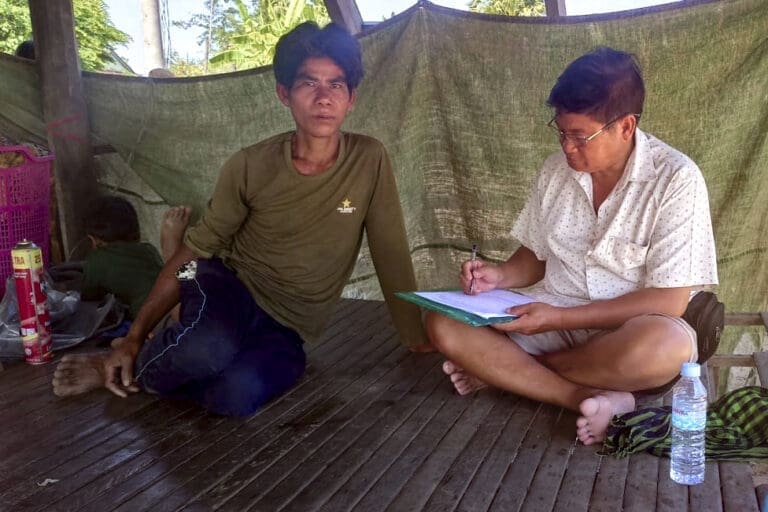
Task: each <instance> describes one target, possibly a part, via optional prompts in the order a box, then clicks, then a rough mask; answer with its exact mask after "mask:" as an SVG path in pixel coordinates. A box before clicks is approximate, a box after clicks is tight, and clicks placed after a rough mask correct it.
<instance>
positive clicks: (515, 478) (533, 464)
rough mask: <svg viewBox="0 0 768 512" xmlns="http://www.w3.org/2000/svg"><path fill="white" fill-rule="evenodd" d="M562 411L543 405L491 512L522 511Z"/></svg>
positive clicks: (503, 482) (505, 477)
mask: <svg viewBox="0 0 768 512" xmlns="http://www.w3.org/2000/svg"><path fill="white" fill-rule="evenodd" d="M560 412H561V409H560V408H558V407H555V406H553V405H543V406H542V407H541V408H540V409H539V410H538V412H537V413H536V418H535V419H534V421H533V423H531V426H530V427H529V428H528V431H527V432H526V434H525V439H524V440H523V444H522V445H520V448H519V449H518V451H517V454H516V455H515V456H514V459H513V460H512V463H511V465H510V467H509V470H508V471H507V474H506V475H504V478H503V479H502V481H501V484H500V485H499V488H498V490H497V491H496V496H495V497H494V499H493V502H492V503H491V507H490V510H493V511H498V512H508V511H513V510H520V508H521V507H522V504H523V502H524V501H525V498H526V496H527V495H528V491H529V489H530V485H531V482H532V481H533V478H534V475H535V473H536V471H537V468H538V466H539V462H540V461H541V458H542V457H543V456H544V452H545V451H546V449H547V446H548V445H549V440H550V439H551V438H552V430H553V428H554V425H556V424H557V419H558V418H559V417H560Z"/></svg>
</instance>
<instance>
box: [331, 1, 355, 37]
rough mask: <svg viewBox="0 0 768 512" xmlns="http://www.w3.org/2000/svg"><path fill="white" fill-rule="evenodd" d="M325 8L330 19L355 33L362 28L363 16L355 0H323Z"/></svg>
mask: <svg viewBox="0 0 768 512" xmlns="http://www.w3.org/2000/svg"><path fill="white" fill-rule="evenodd" d="M325 8H326V9H328V14H329V15H330V16H331V20H333V22H334V23H336V24H337V25H341V26H342V27H344V28H346V29H347V30H348V31H349V33H350V34H352V35H355V34H358V33H360V31H361V30H362V29H363V17H362V16H361V15H360V9H358V8H357V2H355V0H325Z"/></svg>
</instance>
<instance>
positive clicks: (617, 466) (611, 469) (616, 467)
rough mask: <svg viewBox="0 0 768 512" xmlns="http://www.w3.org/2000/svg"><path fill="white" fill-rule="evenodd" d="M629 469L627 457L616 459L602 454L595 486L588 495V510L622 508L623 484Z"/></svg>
mask: <svg viewBox="0 0 768 512" xmlns="http://www.w3.org/2000/svg"><path fill="white" fill-rule="evenodd" d="M628 469H629V457H624V458H623V459H617V458H616V457H612V456H603V457H602V458H601V460H600V465H599V468H598V474H597V479H596V480H595V487H594V489H593V490H592V496H591V497H590V502H589V510H590V512H614V511H615V510H621V509H622V503H623V502H624V485H620V484H619V483H620V482H625V481H626V479H627V471H628Z"/></svg>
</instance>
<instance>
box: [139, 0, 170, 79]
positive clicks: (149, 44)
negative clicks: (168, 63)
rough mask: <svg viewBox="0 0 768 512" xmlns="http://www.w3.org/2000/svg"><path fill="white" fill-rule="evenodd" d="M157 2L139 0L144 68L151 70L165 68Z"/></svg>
mask: <svg viewBox="0 0 768 512" xmlns="http://www.w3.org/2000/svg"><path fill="white" fill-rule="evenodd" d="M157 2H158V0H141V20H142V21H141V27H142V31H143V32H144V67H145V70H146V73H147V74H148V73H149V72H150V71H151V70H153V69H156V68H164V67H165V59H164V58H163V30H162V28H161V27H160V6H159V5H158V3H157Z"/></svg>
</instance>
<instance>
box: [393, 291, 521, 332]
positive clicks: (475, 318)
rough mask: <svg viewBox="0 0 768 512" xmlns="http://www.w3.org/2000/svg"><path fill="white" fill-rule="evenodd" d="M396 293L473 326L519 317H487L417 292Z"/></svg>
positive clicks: (409, 300)
mask: <svg viewBox="0 0 768 512" xmlns="http://www.w3.org/2000/svg"><path fill="white" fill-rule="evenodd" d="M443 291H444V290H443ZM395 295H396V296H397V297H400V298H401V299H403V300H407V301H408V302H412V303H414V304H416V305H417V306H421V307H423V308H425V309H429V310H431V311H436V312H437V313H440V314H443V315H445V316H447V317H449V318H453V319H454V320H458V321H459V322H464V323H465V324H469V325H471V326H473V327H483V326H487V325H493V324H500V323H504V322H511V321H512V320H515V319H516V318H518V317H517V315H505V316H494V317H491V318H486V317H484V316H480V315H476V314H474V313H470V312H469V311H465V310H463V309H460V308H457V307H453V306H449V305H447V304H442V303H440V302H435V301H433V300H430V299H428V298H426V297H422V296H421V295H416V293H415V292H395Z"/></svg>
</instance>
